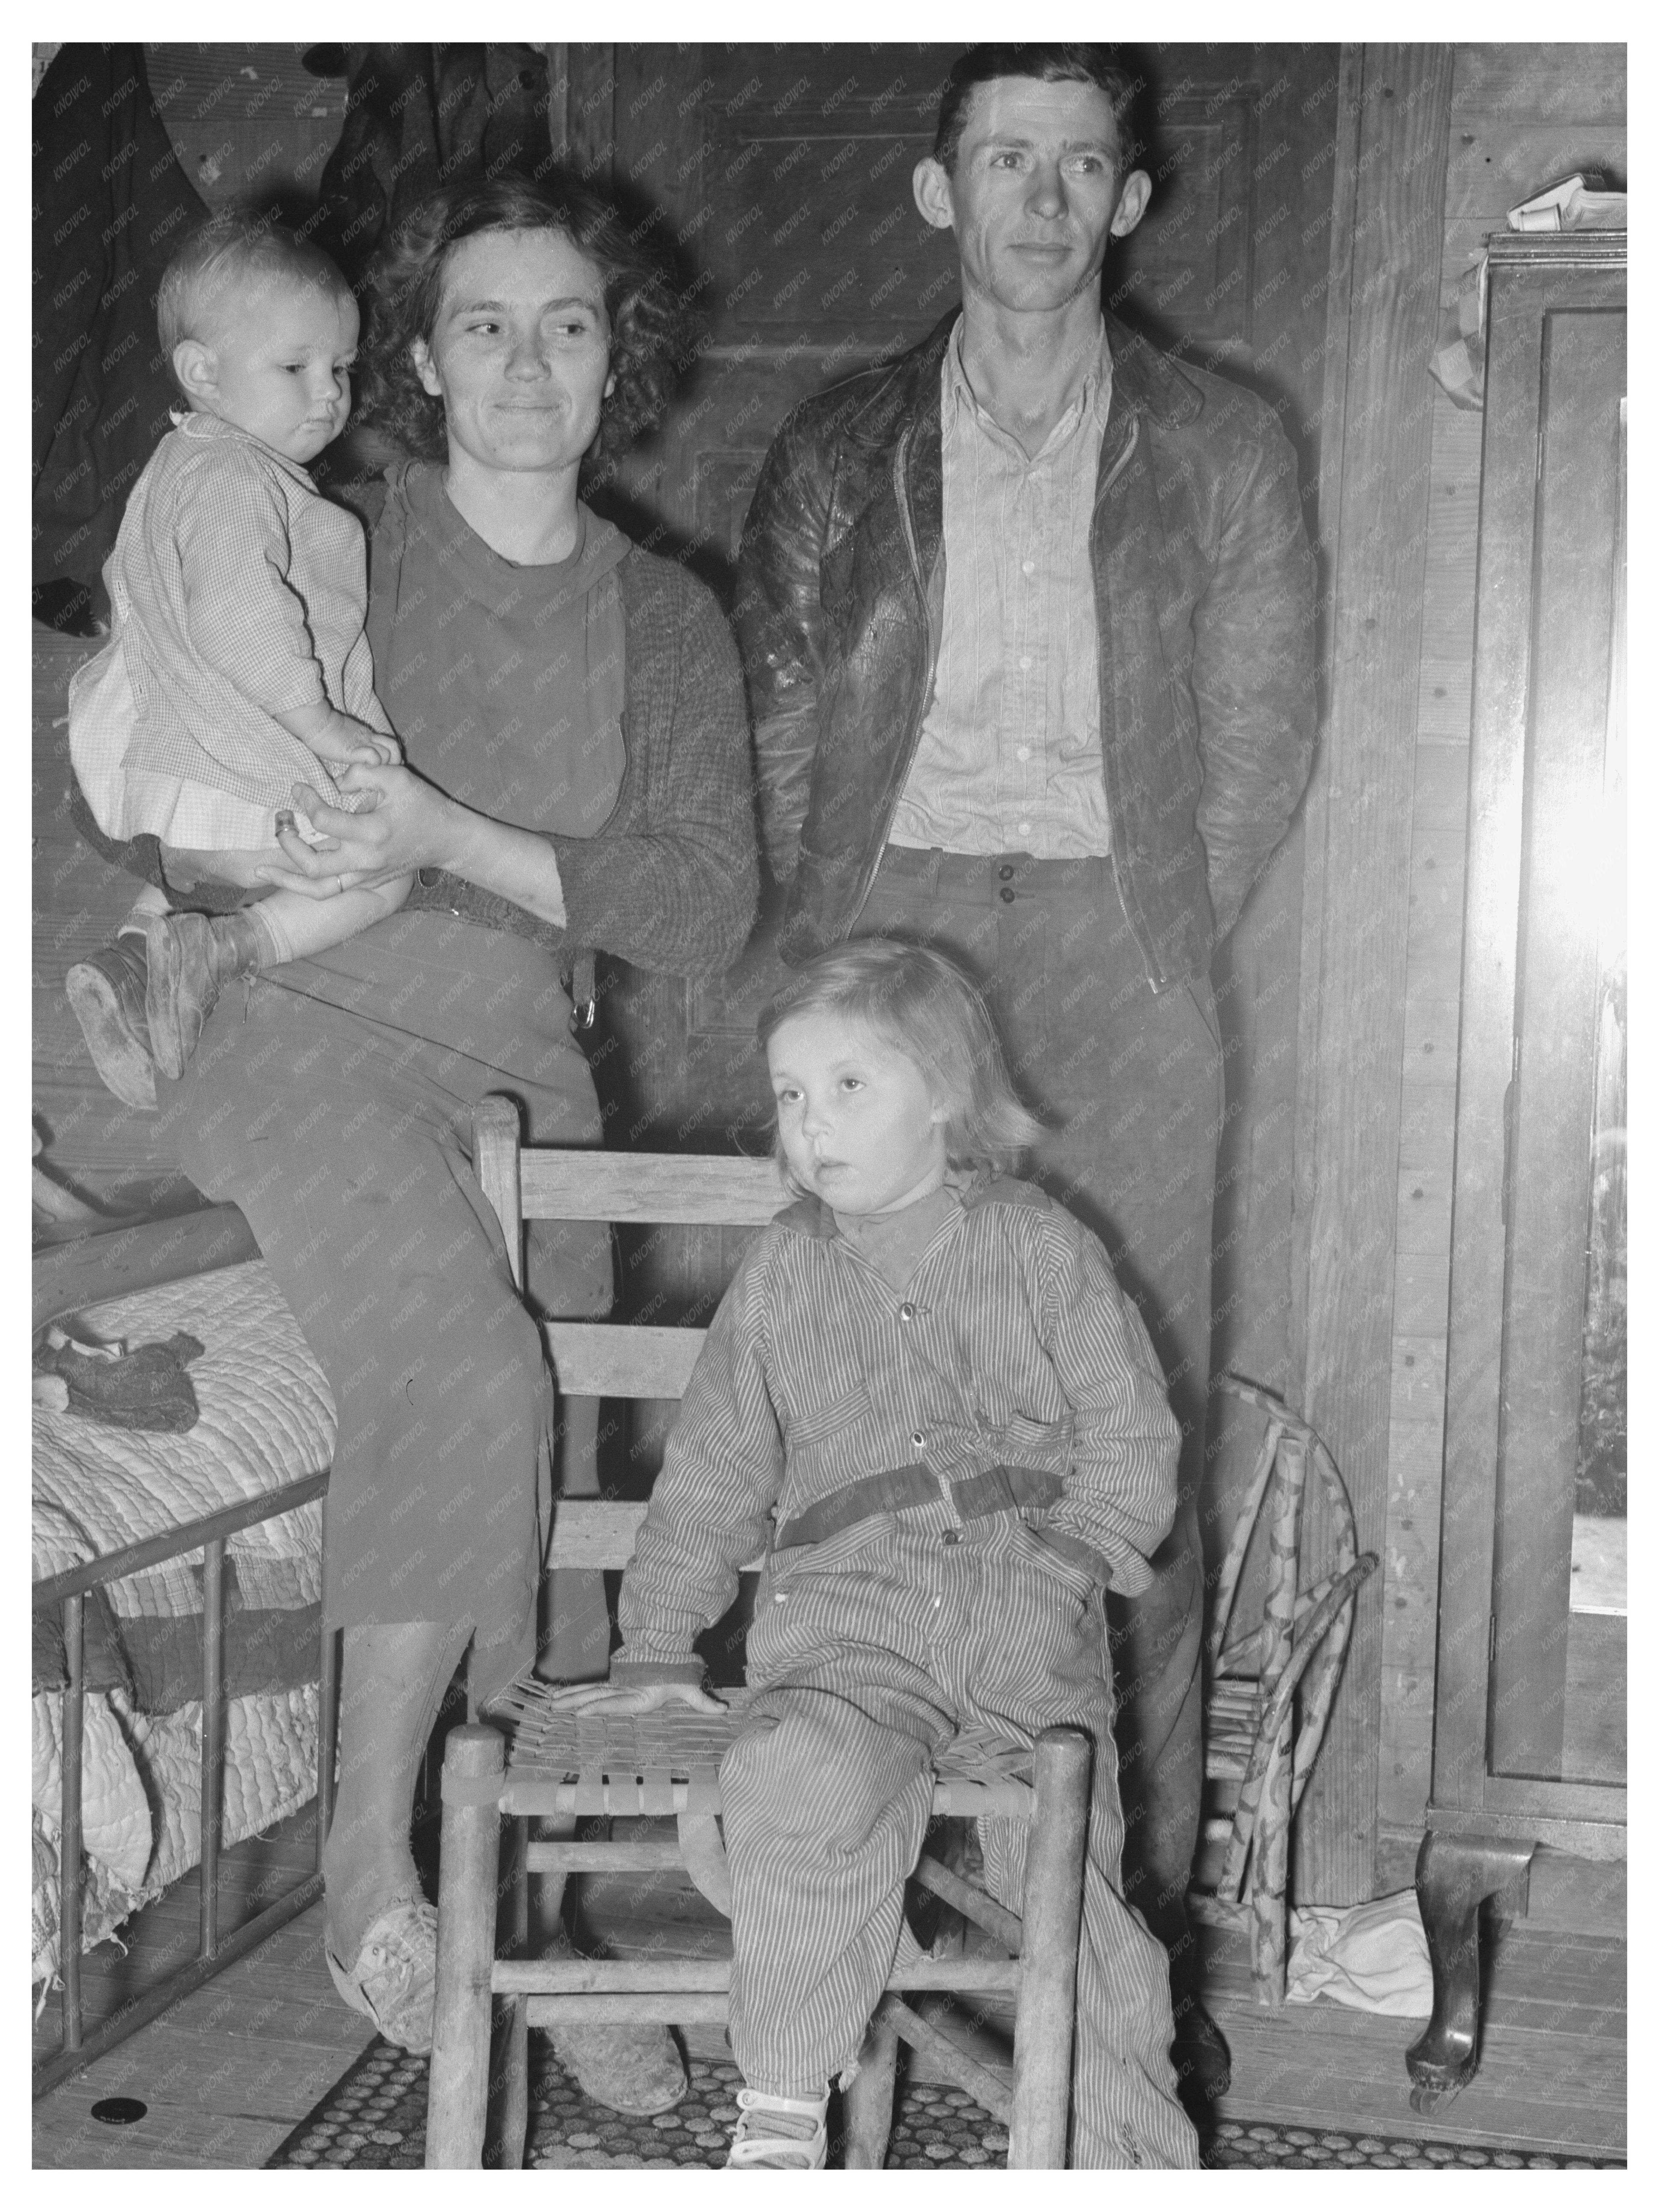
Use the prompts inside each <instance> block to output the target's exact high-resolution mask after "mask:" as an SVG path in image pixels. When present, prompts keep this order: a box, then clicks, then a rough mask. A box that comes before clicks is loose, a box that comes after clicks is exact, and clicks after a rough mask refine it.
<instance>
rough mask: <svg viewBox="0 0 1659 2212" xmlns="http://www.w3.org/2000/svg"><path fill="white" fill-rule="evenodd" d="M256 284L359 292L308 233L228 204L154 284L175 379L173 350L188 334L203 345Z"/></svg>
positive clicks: (346, 294)
mask: <svg viewBox="0 0 1659 2212" xmlns="http://www.w3.org/2000/svg"><path fill="white" fill-rule="evenodd" d="M256 283H263V284H267V285H274V284H283V285H306V284H314V285H316V286H317V287H319V289H321V290H323V291H325V292H328V293H330V294H331V295H333V297H334V298H336V299H338V300H349V299H351V298H352V297H353V296H354V295H353V293H352V289H351V287H350V285H349V284H348V283H347V282H346V280H345V277H344V276H343V274H342V273H341V271H340V270H338V269H337V267H336V266H335V264H334V263H333V262H332V261H331V260H330V259H329V258H328V256H327V254H326V253H325V252H323V250H322V248H321V247H320V246H313V244H312V242H311V240H309V239H308V238H302V237H301V235H300V234H299V233H298V232H297V231H295V230H290V229H289V228H287V227H286V225H284V224H283V223H280V222H275V221H274V220H272V218H270V216H265V215H262V214H260V213H258V211H257V210H253V209H248V208H222V209H221V210H220V211H219V213H218V214H217V215H212V216H209V217H208V219H207V221H206V222H201V223H197V226H196V228H195V229H194V230H192V231H191V232H190V233H189V234H188V235H187V236H186V237H185V239H184V240H183V241H182V242H181V244H180V245H179V250H178V252H176V253H175V254H174V255H173V258H172V260H171V261H169V262H168V264H167V267H166V268H165V269H164V270H162V272H161V284H160V285H159V287H158V288H157V290H156V295H155V327H156V332H157V335H158V336H159V337H160V338H161V353H162V356H163V358H164V359H165V360H166V362H167V364H168V368H169V372H170V373H171V374H173V380H174V382H175V383H176V382H177V381H178V375H177V372H176V371H175V370H173V368H172V362H173V348H174V347H175V346H176V345H178V344H179V343H180V341H181V340H182V339H185V338H200V339H202V340H203V341H204V343H205V342H206V341H207V340H208V339H209V338H210V337H211V336H212V333H213V331H214V329H215V328H216V325H218V324H219V323H220V322H221V321H222V319H223V318H224V315H225V312H226V307H227V305H228V302H229V301H230V300H231V299H232V297H233V295H234V292H235V291H236V290H240V289H242V288H244V287H246V286H247V285H250V284H256ZM179 389H180V390H181V391H182V390H183V389H184V387H183V386H182V385H180V386H179Z"/></svg>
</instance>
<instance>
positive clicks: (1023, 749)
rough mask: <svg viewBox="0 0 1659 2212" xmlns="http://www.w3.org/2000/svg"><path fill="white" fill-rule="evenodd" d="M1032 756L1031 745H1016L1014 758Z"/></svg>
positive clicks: (1023, 758) (1026, 758) (1021, 758)
mask: <svg viewBox="0 0 1659 2212" xmlns="http://www.w3.org/2000/svg"><path fill="white" fill-rule="evenodd" d="M1030 757H1031V748H1030V745H1016V746H1015V747H1014V758H1015V759H1016V760H1030Z"/></svg>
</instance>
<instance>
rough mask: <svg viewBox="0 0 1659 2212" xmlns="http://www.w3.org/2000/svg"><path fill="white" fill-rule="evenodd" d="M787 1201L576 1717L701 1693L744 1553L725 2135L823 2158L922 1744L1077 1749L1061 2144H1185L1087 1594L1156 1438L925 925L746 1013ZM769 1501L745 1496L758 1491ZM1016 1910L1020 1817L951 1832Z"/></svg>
mask: <svg viewBox="0 0 1659 2212" xmlns="http://www.w3.org/2000/svg"><path fill="white" fill-rule="evenodd" d="M761 1040H762V1042H763V1045H764V1047H765V1050H766V1057H767V1061H768V1065H769V1068H770V1071H771V1078H772V1088H773V1092H774V1095H775V1097H776V1099H777V1112H778V1139H777V1141H778V1151H779V1153H780V1155H781V1160H782V1163H783V1164H784V1166H785V1169H786V1170H787V1178H788V1181H789V1183H790V1185H791V1187H792V1188H793V1189H794V1190H796V1191H797V1192H798V1193H799V1198H798V1200H797V1201H796V1203H794V1204H793V1205H792V1206H788V1207H787V1209H786V1210H785V1211H784V1212H781V1213H780V1214H779V1215H778V1216H777V1218H776V1219H775V1221H774V1222H773V1223H772V1225H770V1227H769V1228H768V1229H766V1230H764V1231H763V1232H762V1234H761V1235H760V1236H759V1237H757V1239H756V1241H755V1243H753V1245H752V1246H751V1247H750V1249H749V1251H748V1252H747V1253H746V1255H744V1261H743V1264H742V1266H741V1267H740V1268H739V1270H738V1274H737V1277H736V1279H735V1280H734V1281H733V1283H732V1286H731V1288H730V1290H729V1291H727V1292H726V1297H725V1298H724V1300H723V1301H722V1303H721V1304H720V1310H719V1312H718V1313H717V1315H716V1316H715V1318H714V1325H713V1327H712V1328H711V1329H710V1332H709V1335H708V1341H707V1343H706V1345H705V1347H704V1350H703V1352H702V1358H700V1359H699V1361H698V1363H697V1366H696V1372H695V1373H694V1374H693V1376H692V1377H691V1381H690V1385H689V1387H688V1389H687V1391H686V1394H685V1398H684V1403H683V1405H682V1407H681V1409H680V1413H679V1417H678V1420H677V1422H676V1424H675V1426H674V1430H673V1433H672V1436H671V1439H670V1443H669V1447H668V1452H667V1455H666V1458H665V1463H664V1466H663V1470H662V1474H661V1475H660V1476H659V1480H658V1481H657V1484H656V1487H655V1490H654V1492H653V1496H652V1499H651V1504H650V1510H649V1511H648V1512H647V1516H646V1519H645V1522H644V1524H643V1526H642V1528H641V1532H640V1537H639V1542H638V1546H637V1548H636V1550H635V1555H634V1559H633V1562H632V1564H631V1565H630V1566H629V1570H628V1572H627V1575H626V1577H624V1580H623V1591H622V1601H621V1613H620V1619H621V1626H622V1632H623V1644H622V1649H621V1650H619V1651H618V1652H617V1655H616V1656H615V1658H614V1659H613V1661H612V1662H611V1679H610V1682H609V1684H608V1685H607V1684H592V1685H588V1686H577V1687H574V1688H572V1689H569V1690H568V1691H565V1692H562V1693H561V1699H562V1702H563V1703H565V1704H567V1705H570V1706H572V1707H574V1708H575V1709H577V1710H584V1709H585V1710H590V1711H592V1710H599V1711H644V1710H648V1709H649V1708H651V1707H653V1706H656V1705H665V1704H667V1703H670V1702H671V1701H675V1700H682V1701H684V1702H685V1703H687V1704H690V1705H694V1706H699V1707H702V1708H703V1709H705V1710H707V1709H708V1707H709V1706H710V1705H711V1704H712V1702H713V1701H711V1700H710V1699H708V1698H707V1696H706V1694H705V1693H704V1692H703V1691H702V1688H701V1682H702V1668H701V1666H700V1664H699V1663H698V1662H697V1660H696V1656H694V1653H693V1650H692V1642H693V1638H695V1637H696V1635H697V1634H698V1633H699V1632H700V1631H702V1629H703V1628H705V1627H706V1626H708V1624H709V1623H710V1622H712V1621H714V1620H717V1619H718V1618H719V1617H720V1614H721V1613H722V1612H723V1611H724V1610H725V1608H726V1606H727V1605H728V1604H729V1603H730V1602H731V1600H732V1597H733V1595H735V1594H736V1589H737V1579H738V1567H739V1565H741V1564H742V1563H743V1562H744V1560H746V1559H752V1558H753V1557H754V1556H755V1555H756V1554H757V1553H758V1552H761V1551H762V1550H763V1549H767V1550H768V1552H769V1556H768V1559H767V1565H766V1569H765V1571H764V1573H763V1576H762V1578H761V1584H760V1590H759V1594H758V1596H757V1601H756V1607H755V1616H754V1621H753V1625H752V1626H751V1628H750V1632H749V1639H748V1671H749V1680H750V1685H751V1686H752V1687H753V1688H754V1690H755V1691H756V1692H757V1694H756V1695H755V1697H754V1699H753V1701H752V1703H751V1704H750V1708H749V1719H748V1723H747V1725H746V1726H745V1728H744V1731H743V1732H742V1734H741V1735H739V1737H738V1741H737V1742H736V1743H735V1744H734V1745H733V1746H732V1749H731V1750H730V1751H729V1752H728V1753H727V1755H726V1760H725V1763H724V1765H723V1766H722V1768H721V1785H722V1796H723V1799H724V1805H725V1816H724V1817H725V1832H726V1854H727V1857H728V1860H729V1862H730V1866H731V1875H732V1950H733V1962H732V1988H731V2038H732V2051H733V2054H734V2055H735V2057H736V2058H737V2062H738V2066H739V2067H740V2068H741V2069H742V2072H743V2075H744V2082H745V2084H746V2085H747V2086H746V2087H744V2089H743V2090H742V2091H740V2092H739V2094H738V2104H739V2106H740V2118H739V2119H738V2128H737V2133H736V2136H735V2138H734V2141H733V2143H732V2152H731V2155H730V2157H729V2158H728V2160H727V2164H728V2165H729V2166H737V2167H744V2166H768V2167H784V2168H788V2167H811V2166H822V2165H823V2163H824V2156H825V2130H824V2112H825V2106H826V2100H827V2096H828V2090H829V2083H830V2081H832V2080H834V2079H835V2078H836V2077H837V2076H839V2075H843V2074H844V2073H845V2072H846V2070H847V2069H848V2068H849V2067H850V2066H851V2065H852V2064H853V2063H854V2060H855V2058H856V2057H857V2054H858V2051H859V2049H860V2045H861V2043H862V2042H863V2039H864V2036H865V2033H866V2027H867V2025H868V2022H869V2020H870V2016H871V2014H872V2011H873V2010H874V2008H875V2006H876V2003H877V2002H878V1999H879V1996H880V1994H881V1991H882V1989H883V1986H884V1982H885V1979H886V1976H887V1974H888V1972H889V1971H890V1967H891V1966H892V1963H893V1960H894V1957H895V1954H896V1946H897V1944H898V1942H899V1941H900V1931H901V1921H902V1890H903V1885H904V1881H905V1879H906V1877H907V1875H908V1874H909V1873H910V1871H911V1869H913V1868H914V1866H915V1863H916V1859H917V1857H918V1856H919V1854H920V1851H921V1842H922V1836H923V1831H924V1829H925V1827H926V1825H927V1816H928V1807H929V1802H930V1793H931V1788H932V1767H933V1759H934V1758H935V1755H936V1754H937V1753H938V1752H939V1750H940V1749H941V1748H942V1747H944V1746H945V1744H947V1743H949V1742H950V1741H951V1739H952V1738H953V1737H955V1736H957V1735H959V1734H963V1733H964V1732H966V1733H970V1734H971V1736H972V1739H973V1741H974V1742H975V1744H977V1745H981V1746H988V1745H997V1746H1002V1747H1007V1746H1011V1745H1012V1746H1017V1747H1021V1748H1024V1749H1029V1747H1030V1744H1031V1742H1032V1741H1033V1740H1034V1739H1035V1737H1036V1735H1037V1734H1038V1732H1039V1731H1040V1730H1041V1729H1044V1728H1047V1727H1050V1726H1054V1725H1058V1724H1063V1725H1067V1726H1071V1727H1074V1728H1079V1729H1083V1730H1084V1731H1085V1732H1086V1734H1087V1735H1089V1736H1090V1738H1091V1740H1092V1742H1093V1746H1094V1779H1093V1791H1092V1801H1091V1818H1090V1836H1089V1853H1088V1864H1087V1871H1086V1875H1085V1898H1084V1920H1083V1937H1082V1954H1081V1959H1080V1964H1079V1983H1078V2009H1077V2021H1078V2025H1077V2043H1076V2051H1075V2058H1074V2068H1073V2073H1074V2081H1073V2149H1072V2162H1073V2164H1074V2165H1077V2166H1195V2165H1196V2164H1197V2144H1196V2139H1195V2137H1194V2134H1193V2131H1192V2130H1191V2128H1190V2126H1189V2125H1188V2122H1187V2119H1186V2118H1185V2116H1184V2114H1183V2113H1182V2110H1181V2107H1180V2106H1179V2104H1178V2103H1177V2102H1176V2095H1175V2075H1174V2073H1173V2070H1172V2069H1171V2067H1170V2056H1169V2053H1170V2041H1171V2038H1172V2035H1173V2033H1174V2030H1173V2024H1172V2021H1171V2017H1170V1990H1169V1979H1168V1969H1167V1966H1166V1963H1165V1960H1164V1953H1163V1951H1162V1950H1161V1948H1159V1946H1158V1943H1157V1942H1155V1941H1154V1940H1153V1938H1152V1936H1151V1935H1150V1934H1149V1933H1148V1932H1147V1930H1146V1926H1145V1924H1144V1923H1142V1922H1141V1921H1140V1919H1139V1917H1137V1916H1136V1915H1135V1914H1134V1913H1133V1911H1131V1910H1130V1908H1129V1907H1128V1905H1126V1903H1125V1902H1124V1899H1123V1898H1122V1895H1121V1888H1120V1883H1121V1872H1120V1856H1121V1845H1122V1839H1123V1822H1122V1814H1121V1808H1120V1804H1119V1798H1118V1789H1117V1779H1116V1775H1117V1761H1116V1755H1115V1751H1114V1748H1113V1743H1112V1711H1113V1705H1112V1689H1111V1664H1110V1660H1109V1654H1108V1648H1107V1643H1106V1634H1105V1624H1104V1616H1103V1603H1102V1593H1103V1589H1104V1588H1105V1586H1106V1585H1107V1584H1108V1583H1109V1584H1111V1585H1112V1586H1113V1587H1115V1588H1116V1589H1124V1590H1131V1591H1133V1590H1139V1589H1145V1588H1146V1585H1147V1583H1149V1582H1150V1580H1151V1573H1150V1570H1149V1569H1148V1566H1147V1564H1146V1562H1147V1559H1148V1556H1149V1555H1150V1553H1152V1551H1153V1549H1154V1548H1155V1547H1156V1546H1157V1544H1158V1541H1159V1539H1160V1538H1161V1537H1162V1536H1163V1535H1164V1532H1165V1531H1166V1530H1167V1528H1169V1526H1170V1521H1171V1519H1172V1517H1173V1515H1174V1510H1175V1481H1176V1443H1177V1432H1176V1421H1175V1418H1174V1416H1173V1415H1172V1414H1171V1413H1170V1408H1169V1406H1168V1403H1167V1401H1166V1400H1165V1397H1164V1385H1163V1379H1162V1376H1160V1374H1159V1371H1158V1364H1157V1361H1156V1358H1154V1355H1153V1352H1152V1346H1151V1342H1150V1340H1149V1339H1148V1337H1147V1334H1146V1328H1145V1327H1144V1326H1143V1324H1142V1322H1141V1321H1140V1317H1139V1314H1138V1313H1137V1312H1136V1310H1135V1309H1134V1307H1133V1305H1132V1304H1130V1303H1129V1301H1128V1300H1127V1298H1126V1297H1124V1296H1123V1294H1122V1293H1121V1291H1120V1290H1119V1288H1118V1285H1117V1283H1116V1281H1115V1278H1114V1276H1113V1273H1112V1270H1111V1267H1110V1266H1109V1263H1108V1261H1107V1259H1106V1255H1105V1253H1104V1250H1103V1248H1102V1246H1101V1244H1100V1243H1099V1242H1098V1240H1097V1238H1096V1237H1093V1236H1092V1235H1091V1233H1090V1232H1089V1231H1087V1230H1086V1229H1085V1228H1083V1227H1082V1226H1081V1225H1079V1223H1078V1222H1077V1221H1075V1220H1073V1218H1072V1216H1071V1215H1070V1214H1068V1213H1067V1212H1066V1211H1065V1210H1064V1208H1063V1207H1061V1206H1057V1205H1055V1204H1054V1203H1053V1202H1051V1201H1050V1200H1048V1198H1047V1197H1046V1196H1045V1195H1044V1194H1042V1192H1041V1191H1039V1190H1037V1189H1036V1188H1034V1187H1033V1186H1032V1185H1030V1184H1029V1183H1025V1182H1015V1181H1013V1180H1012V1179H1010V1177H1009V1176H1008V1175H1007V1172H1006V1170H1007V1169H1008V1167H1009V1166H1010V1165H1011V1164H1012V1162H1013V1161H1014V1160H1015V1159H1016V1158H1017V1157H1018V1153H1019V1152H1020V1151H1021V1150H1022V1149H1023V1148H1024V1146H1026V1145H1027V1144H1029V1143H1030V1141H1031V1140H1032V1139H1033V1138H1034V1137H1035V1136H1036V1133H1037V1125H1036V1122H1035V1121H1034V1120H1033V1119H1032V1117H1031V1116H1030V1115H1029V1114H1027V1113H1026V1112H1025V1110H1024V1108H1023V1107H1022V1106H1021V1105H1020V1104H1019V1103H1018V1100H1017V1099H1016V1098H1015V1097H1014V1095H1013V1092H1012V1087H1011V1085H1010V1084H1009V1081H1008V1078H1007V1075H1006V1071H1005V1068H1004V1066H1003V1061H1002V1058H1001V1054H1000V1049H999V1047H998V1042H997V1038H996V1035H995V1031H994V1029H993V1027H992V1024H991V1021H990V1018H989V1016H988V1015H987V1012H986V1010H985V1007H984V1006H983V1004H982V1002H981V1000H980V998H979V996H978V994H977V993H976V992H975V989H974V987H973V986H972V985H971V984H970V983H969V981H968V980H967V979H966V977H965V976H963V975H962V974H961V972H960V971H959V970H958V969H957V968H955V967H954V966H953V965H952V964H951V962H949V961H948V960H946V959H945V958H944V957H942V956H941V955H939V953H936V952H934V951H930V950H926V949H923V948H921V947H918V946H915V945H902V944H897V943H893V942H885V941H882V940H870V941H866V942H862V943H858V944H854V945H847V946H843V947H842V948H839V949H837V950H836V951H831V952H828V953H825V954H823V956H822V957H819V958H817V959H816V960H814V961H812V962H811V963H809V964H808V965H807V966H806V967H805V968H803V969H802V970H801V971H800V973H799V975H798V976H797V977H796V978H795V979H794V980H793V981H791V983H790V984H789V985H788V986H787V988H786V989H785V990H783V991H782V992H781V994H779V996H778V997H777V998H776V999H775V1000H773V1002H772V1004H771V1006H769V1008H768V1010H767V1012H765V1014H764V1015H763V1018H762V1021H761ZM769 1516H771V1519H770V1521H769ZM981 1841H982V1844H983V1849H984V1857H985V1865H986V1873H987V1880H988V1881H989V1884H990V1886H991V1887H992V1888H993V1890H994V1893H996V1894H997V1895H998V1896H999V1897H1000V1899H1003V1901H1004V1902H1005V1903H1006V1904H1008V1905H1010V1906H1011V1907H1012V1909H1014V1910H1015V1911H1018V1910H1019V1908H1020V1905H1021V1900H1022V1898H1023V1893H1024V1846H1025V1832H1024V1826H1023V1824H1021V1823H1019V1822H1018V1821H1007V1820H987V1821H984V1822H981Z"/></svg>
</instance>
